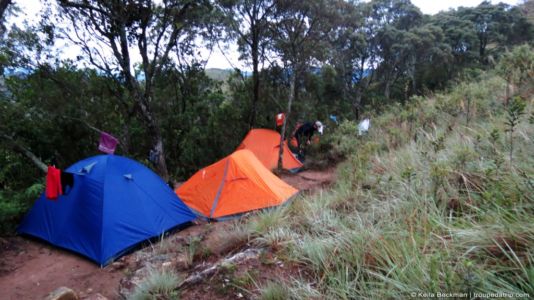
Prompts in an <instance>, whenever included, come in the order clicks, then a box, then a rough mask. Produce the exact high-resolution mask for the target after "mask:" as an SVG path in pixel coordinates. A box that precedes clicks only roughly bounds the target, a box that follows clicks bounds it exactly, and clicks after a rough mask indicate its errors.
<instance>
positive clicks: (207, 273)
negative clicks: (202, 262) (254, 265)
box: [177, 249, 261, 289]
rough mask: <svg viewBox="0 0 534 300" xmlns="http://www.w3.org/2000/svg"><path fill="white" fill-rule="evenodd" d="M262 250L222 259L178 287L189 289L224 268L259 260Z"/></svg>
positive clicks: (250, 250)
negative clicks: (188, 287)
mask: <svg viewBox="0 0 534 300" xmlns="http://www.w3.org/2000/svg"><path fill="white" fill-rule="evenodd" d="M260 252H261V250H259V249H247V250H245V251H243V252H239V253H237V254H234V255H233V256H231V257H229V258H225V259H222V260H220V261H218V262H216V263H215V264H213V265H212V266H211V267H209V268H207V269H204V270H202V271H200V272H196V273H194V274H192V275H190V276H189V277H187V278H186V279H185V280H184V281H182V282H181V283H180V284H179V285H178V287H177V288H178V289H179V288H183V287H187V286H189V285H191V284H195V283H198V282H200V281H202V280H204V279H205V278H206V277H208V276H210V275H212V274H215V273H216V272H217V271H218V270H220V269H221V268H222V267H223V266H227V265H230V264H236V263H242V262H244V261H247V260H251V259H255V258H258V257H259V255H260Z"/></svg>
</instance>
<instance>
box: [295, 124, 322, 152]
mask: <svg viewBox="0 0 534 300" xmlns="http://www.w3.org/2000/svg"><path fill="white" fill-rule="evenodd" d="M315 131H317V128H316V127H315V124H314V123H311V122H306V123H304V124H302V126H300V127H299V128H298V129H297V131H296V132H295V138H296V139H297V144H298V148H299V149H300V145H301V144H302V142H303V141H304V142H308V141H311V137H312V135H313V134H314V133H315Z"/></svg>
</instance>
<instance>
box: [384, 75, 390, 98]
mask: <svg viewBox="0 0 534 300" xmlns="http://www.w3.org/2000/svg"><path fill="white" fill-rule="evenodd" d="M390 95H391V81H390V80H389V79H387V80H386V86H385V87H384V97H386V99H388V100H389V97H390Z"/></svg>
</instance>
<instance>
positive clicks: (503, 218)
mask: <svg viewBox="0 0 534 300" xmlns="http://www.w3.org/2000/svg"><path fill="white" fill-rule="evenodd" d="M525 55H527V56H525ZM528 55H532V52H531V51H530V50H528V48H527V47H523V48H519V49H517V50H516V51H514V53H513V54H510V55H509V56H508V57H507V58H506V59H505V60H503V61H504V62H506V63H509V62H510V61H512V60H514V59H515V60H516V61H520V60H521V59H527V61H528V60H529V59H530V58H529V57H528ZM523 62H524V61H523ZM523 65H524V64H523V63H522V64H519V65H516V66H515V67H517V66H523ZM527 65H528V63H527ZM504 67H505V66H504V65H503V63H501V65H500V66H498V68H497V69H498V70H499V68H500V69H502V68H504ZM508 68H510V66H508ZM518 70H519V69H516V71H518ZM532 70H534V69H530V70H525V69H522V71H518V72H519V73H521V72H527V73H523V74H522V75H526V74H530V73H532ZM529 72H530V73H529ZM519 73H515V74H519ZM520 75H521V74H520ZM516 78H518V80H517V81H515V82H513V84H512V86H510V85H507V83H506V82H505V81H504V80H503V79H502V78H501V77H499V76H498V75H497V73H496V72H495V71H491V72H485V73H483V74H481V75H480V76H479V77H478V78H476V79H471V80H468V81H462V82H458V83H457V84H455V86H454V87H453V88H451V89H450V90H449V91H447V92H444V93H438V94H434V95H429V96H426V97H414V98H412V99H410V103H409V104H407V105H406V106H400V105H395V106H391V107H389V108H387V109H386V110H385V111H384V112H383V113H381V114H379V115H376V116H374V117H372V128H371V131H370V133H369V135H367V136H361V137H360V136H357V134H356V132H357V130H356V124H355V123H353V122H344V123H342V124H341V125H340V126H339V127H338V128H336V129H335V130H334V132H333V133H332V134H331V135H330V137H329V138H327V139H326V140H324V141H322V145H320V146H319V147H316V149H315V155H314V161H313V162H309V163H308V164H309V165H313V164H317V165H320V164H319V162H318V161H317V160H318V159H323V160H324V159H328V158H330V159H332V158H335V157H337V158H339V157H340V156H341V157H344V162H343V163H341V164H340V165H339V166H338V168H337V176H336V178H337V181H336V182H335V183H333V184H332V185H325V186H323V188H322V189H320V190H316V191H315V192H313V193H307V192H305V193H301V195H300V196H299V197H297V198H296V199H294V200H293V201H292V202H291V203H290V204H289V205H286V206H282V207H280V208H277V209H274V210H271V211H267V212H264V213H260V214H258V215H256V216H251V217H249V218H245V219H242V220H241V221H236V222H233V223H229V224H228V223H227V225H228V226H226V229H225V230H226V234H225V236H226V237H227V239H228V243H229V244H231V245H233V246H232V247H231V248H233V250H232V251H230V252H229V253H228V254H226V255H223V256H221V254H218V255H214V254H213V253H212V252H210V251H208V252H203V253H204V254H202V256H203V257H204V258H202V259H201V260H200V261H202V262H201V263H198V262H197V263H196V264H195V265H194V266H193V267H192V268H190V270H189V271H185V272H184V271H180V272H179V273H178V275H173V274H174V273H173V272H170V273H169V272H168V270H167V271H163V273H161V272H160V271H157V269H156V271H153V272H152V273H150V274H149V275H148V279H146V281H144V284H143V285H141V286H140V287H139V288H138V289H137V290H136V291H135V293H134V296H135V297H134V298H136V299H143V296H142V295H148V294H150V293H151V292H150V291H152V292H155V293H160V295H168V294H167V293H168V292H169V291H172V295H180V294H181V295H183V296H184V297H185V298H188V297H193V296H194V297H201V295H204V297H201V298H202V299H207V298H206V297H208V296H206V295H209V298H217V299H235V298H236V297H238V298H243V297H244V298H260V299H288V298H291V299H351V298H355V297H356V298H364V299H387V298H398V299H402V298H407V297H419V298H429V297H437V295H438V294H441V295H449V296H451V297H456V298H476V297H489V296H491V295H493V296H495V295H497V296H498V298H499V297H501V298H502V297H511V296H513V297H515V298H525V297H528V295H532V294H533V293H534V289H533V287H534V265H533V262H534V256H533V253H532V249H534V225H533V223H532V213H533V211H534V195H533V194H532V191H533V190H534V158H533V157H532V153H534V140H533V137H534V125H533V123H534V97H533V93H532V91H533V89H534V84H533V83H534V82H533V81H532V76H517V77H516ZM520 78H522V79H520ZM507 88H508V89H510V88H511V89H513V90H514V91H515V96H514V97H513V98H511V99H510V100H509V103H508V104H507V105H505V103H506V101H505V100H506V94H507V93H509V91H508V92H507ZM512 124H513V126H512ZM512 129H513V130H512ZM511 146H513V148H512V147H511ZM325 150H327V152H324V151H325ZM219 225H220V223H219V224H217V226H219ZM206 240H208V241H209V240H210V238H206V237H204V236H203V237H201V238H200V240H198V242H200V243H203V241H206ZM196 253H198V252H196ZM251 253H252V254H251ZM258 253H259V254H258ZM240 255H241V256H240ZM250 255H252V256H250ZM236 257H238V258H239V257H241V259H240V260H239V259H236ZM242 257H245V258H242ZM210 268H212V270H214V271H213V272H214V273H207V274H209V275H206V277H202V276H201V277H200V278H197V277H195V278H196V280H197V281H195V282H196V284H195V285H188V284H186V285H184V284H183V283H184V282H188V281H189V280H190V279H191V276H193V277H194V276H197V275H199V274H203V271H202V270H209V269H210ZM169 276H170V277H169ZM176 276H177V277H176ZM164 278H167V279H168V280H169V281H167V282H168V284H169V285H168V288H169V290H168V291H167V292H165V290H162V289H160V288H158V286H159V284H163V282H165V279H164ZM169 278H170V279H169ZM184 278H187V279H185V281H184ZM177 286H178V287H180V288H178V289H176V287H177ZM147 293H148V294H147ZM488 295H489V296H488Z"/></svg>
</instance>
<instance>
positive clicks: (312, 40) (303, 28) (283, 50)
mask: <svg viewBox="0 0 534 300" xmlns="http://www.w3.org/2000/svg"><path fill="white" fill-rule="evenodd" d="M326 4H327V2H326V1H322V0H313V1H303V2H295V1H291V0H279V1H277V2H276V11H275V15H274V23H273V26H272V33H273V37H274V40H273V48H274V51H276V53H278V55H279V57H280V60H281V61H282V62H283V63H284V65H285V69H286V71H287V74H288V77H289V97H288V102H287V110H286V118H285V119H284V123H283V125H282V131H281V134H280V148H279V149H280V150H279V158H278V169H279V170H281V169H282V156H283V151H284V147H283V144H284V141H285V137H286V136H285V134H286V127H287V121H288V119H289V117H290V115H291V107H292V104H293V101H295V100H297V98H298V96H297V87H296V85H297V80H298V78H299V77H300V76H301V74H302V72H303V71H304V70H305V69H306V67H307V64H308V62H310V61H311V60H312V59H314V58H315V59H319V60H320V59H321V58H322V57H323V56H324V54H325V53H324V52H323V51H324V50H325V49H327V48H328V47H326V46H325V45H321V43H323V42H325V41H326V36H327V35H328V33H329V30H330V28H331V27H330V26H329V22H328V16H332V14H329V10H328V6H327V5H326Z"/></svg>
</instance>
